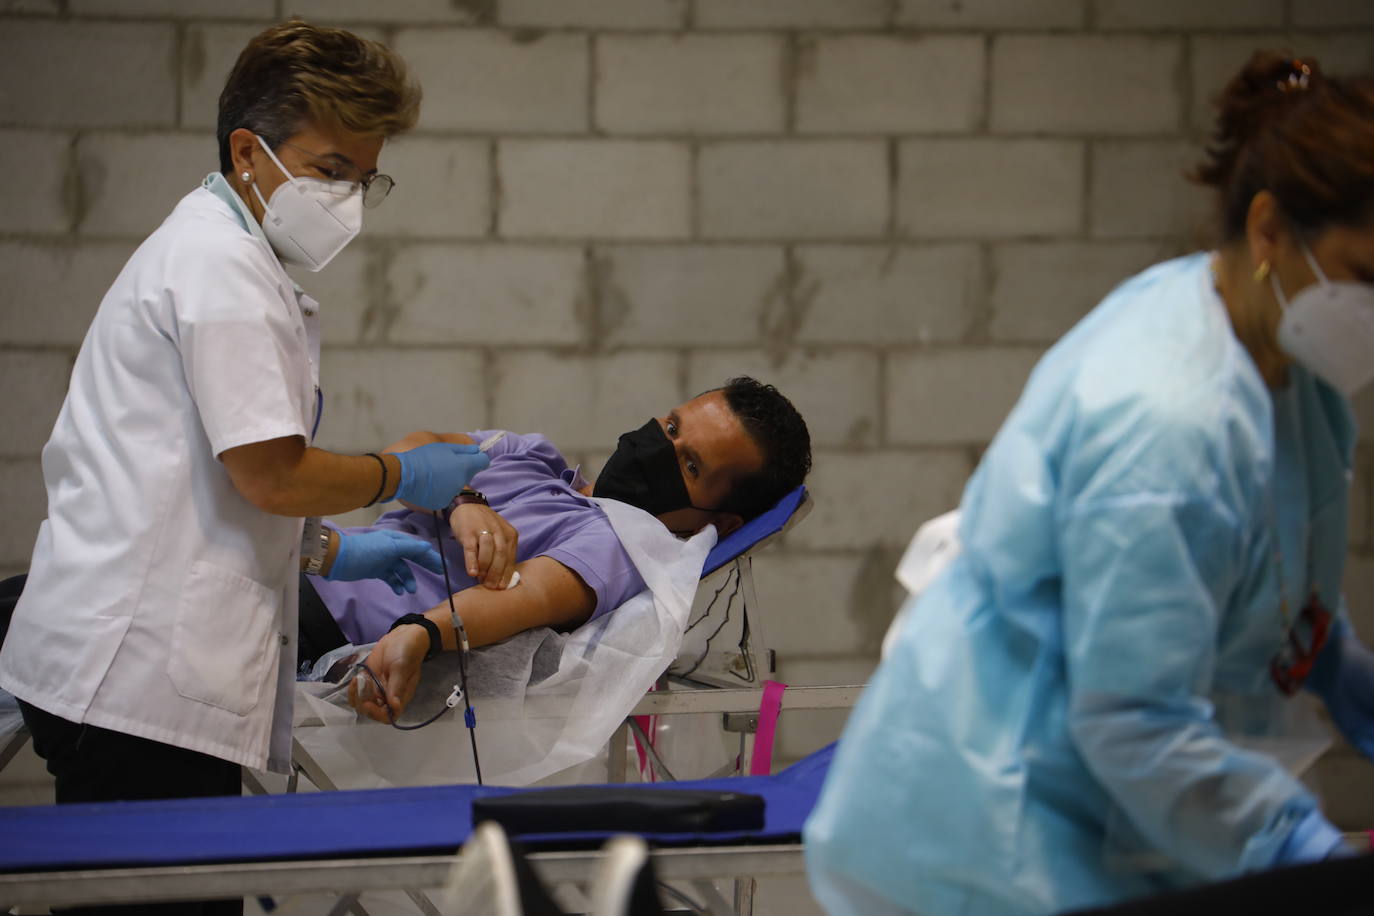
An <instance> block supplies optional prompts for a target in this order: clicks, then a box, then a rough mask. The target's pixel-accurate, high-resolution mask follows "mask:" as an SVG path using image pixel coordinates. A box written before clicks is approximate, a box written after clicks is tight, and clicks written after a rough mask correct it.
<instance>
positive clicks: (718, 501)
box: [301, 378, 811, 722]
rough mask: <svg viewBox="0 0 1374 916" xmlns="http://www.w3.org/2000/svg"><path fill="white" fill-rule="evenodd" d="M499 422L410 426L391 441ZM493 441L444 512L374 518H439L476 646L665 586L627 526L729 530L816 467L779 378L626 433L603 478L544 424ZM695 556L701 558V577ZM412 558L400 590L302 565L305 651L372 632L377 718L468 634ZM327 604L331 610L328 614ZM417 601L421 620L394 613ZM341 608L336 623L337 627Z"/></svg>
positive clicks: (414, 611) (457, 597) (369, 701)
mask: <svg viewBox="0 0 1374 916" xmlns="http://www.w3.org/2000/svg"><path fill="white" fill-rule="evenodd" d="M491 435H492V432H491V431H476V432H472V433H469V434H463V433H444V434H436V433H415V434H412V435H411V436H408V437H406V439H404V440H402V441H401V442H398V443H396V444H395V445H394V446H392V449H391V450H393V451H404V450H406V449H409V448H414V447H416V446H419V445H422V444H425V443H427V442H434V441H448V442H461V443H466V442H482V441H483V440H485V439H487V438H488V437H489V436H491ZM488 454H489V455H490V457H491V466H490V467H489V468H487V469H486V470H485V471H482V472H481V473H479V474H478V475H477V476H476V477H474V478H473V480H472V483H471V487H472V489H473V490H474V491H476V492H475V493H472V494H468V495H465V496H460V497H459V503H458V504H457V505H456V506H455V507H454V508H453V510H452V511H451V513H449V519H448V523H447V524H444V523H443V522H442V521H439V522H437V523H436V519H435V516H434V514H433V513H431V512H425V511H415V510H411V509H403V510H398V511H395V512H390V513H388V514H386V515H384V516H382V517H381V518H379V519H378V520H377V522H376V523H375V525H374V526H372V527H373V528H386V529H390V530H394V531H398V532H403V533H406V534H411V535H414V536H416V537H420V538H425V539H427V540H429V541H430V542H431V543H433V542H434V539H435V535H436V524H437V526H438V528H439V531H440V532H441V534H442V539H443V552H444V556H445V558H446V561H447V563H448V567H449V581H450V583H451V584H452V585H453V588H454V596H453V597H454V607H455V609H456V610H457V612H458V614H459V615H460V616H461V618H462V621H463V625H464V628H465V629H466V631H467V635H468V638H469V642H470V644H471V646H472V647H474V648H476V647H478V646H483V645H489V644H492V643H496V642H499V641H501V640H506V639H508V638H509V637H512V636H515V635H516V634H519V633H522V632H524V631H528V630H532V629H535V628H543V627H551V628H554V629H556V630H571V629H573V628H577V627H579V626H581V625H582V624H584V623H587V622H589V621H597V620H598V619H600V618H604V617H606V616H607V615H609V614H611V612H613V611H615V609H617V608H619V607H621V605H623V604H625V603H626V602H627V601H629V600H630V599H631V598H633V597H635V596H637V595H640V594H641V593H643V592H645V591H646V588H647V589H648V590H649V591H650V592H653V593H655V594H658V593H660V592H661V591H663V589H662V588H660V587H655V583H654V582H646V570H651V569H653V568H654V564H653V563H652V562H651V561H646V558H645V557H644V556H643V551H644V550H646V549H648V550H653V549H658V550H660V552H662V550H663V548H662V547H658V548H655V547H654V546H653V545H652V543H639V544H635V543H629V542H627V538H626V532H627V531H628V532H632V533H633V532H639V533H640V534H639V535H632V536H633V540H635V541H639V542H653V541H655V540H656V539H657V540H662V541H665V542H667V543H669V544H671V545H673V550H675V549H676V546H677V545H678V544H679V543H680V542H678V541H676V540H675V539H674V538H673V537H671V536H668V532H671V533H672V535H677V536H678V537H686V536H690V535H692V534H693V533H695V532H698V531H700V530H702V529H703V528H705V527H707V526H714V528H715V529H716V532H717V534H718V535H719V536H721V537H723V536H725V535H727V534H729V533H730V532H731V531H733V530H735V529H736V528H738V527H739V526H740V525H741V524H743V523H744V522H746V521H748V520H749V519H751V518H753V517H755V516H757V515H759V514H761V513H763V512H764V511H765V510H767V509H768V508H770V507H771V506H772V505H773V504H774V503H775V502H776V501H777V500H778V499H780V498H781V497H782V496H783V495H785V494H786V493H788V492H790V491H791V490H793V489H795V488H796V487H797V486H799V485H800V484H801V483H802V482H803V480H804V479H805V477H806V474H807V472H808V471H809V470H810V466H811V451H810V437H809V435H808V433H807V429H806V423H805V421H804V420H803V419H802V417H801V415H800V414H799V413H798V412H797V411H796V409H795V408H794V407H793V406H792V404H791V403H790V402H789V401H788V400H787V398H785V397H784V396H783V395H782V394H780V393H779V392H778V391H777V389H775V388H773V387H772V386H771V385H763V384H761V383H759V382H757V381H755V380H754V379H751V378H736V379H732V380H730V381H729V382H728V383H727V384H726V385H725V386H724V387H722V388H717V389H713V390H711V391H708V392H706V393H704V394H701V395H699V396H697V397H695V398H693V399H692V400H690V401H688V402H686V403H685V404H682V405H680V406H678V407H675V408H673V409H672V410H670V411H668V412H667V413H666V414H665V415H663V416H660V417H655V418H654V419H651V420H649V421H648V422H647V423H645V424H644V425H643V426H642V427H640V428H639V429H636V430H634V431H632V432H628V433H625V434H624V435H622V436H621V437H620V441H619V444H618V446H617V448H616V450H615V452H614V454H612V456H611V457H610V458H609V459H608V460H607V462H606V465H605V468H604V469H603V471H602V473H601V475H600V476H599V477H598V479H597V480H596V481H595V483H591V482H588V481H587V480H585V479H584V478H583V477H582V475H581V474H580V473H579V472H578V470H577V469H576V468H570V467H568V465H567V462H566V461H565V460H564V458H563V456H562V454H560V453H559V452H558V450H557V449H556V448H555V447H554V446H553V444H552V443H550V442H549V441H548V440H547V439H545V438H544V437H543V436H539V435H517V434H514V433H509V434H506V435H504V436H503V437H502V438H501V439H500V440H499V441H497V442H496V443H495V444H494V445H492V446H491V447H490V449H489V452H488ZM609 500H614V501H616V502H617V503H625V504H628V505H629V506H633V507H636V508H635V509H628V508H627V507H626V506H620V505H608V504H607V502H605V501H609ZM612 509H614V511H612ZM640 510H642V511H640ZM645 513H647V514H645ZM650 516H652V517H653V518H655V519H657V521H658V523H659V524H654V523H653V520H652V519H651V518H650ZM646 525H647V527H645V526H646ZM641 535H642V536H641ZM711 542H712V543H714V538H712V539H711ZM709 547H710V544H706V545H705V546H704V547H703V548H702V549H701V556H702V557H704V555H705V554H704V551H705V550H707V549H709ZM637 552H638V553H639V554H640V555H639V556H636V555H635V554H636V553H637ZM700 569H701V566H700V562H699V561H698V562H697V565H696V569H695V572H693V573H692V585H693V586H694V585H695V576H696V575H697V574H699V572H700ZM413 571H414V574H415V579H416V591H415V593H414V594H406V595H401V596H400V597H397V596H396V595H395V594H393V592H392V590H391V588H390V587H389V586H388V585H386V584H385V583H383V582H381V581H374V580H368V581H361V582H334V581H327V580H324V579H320V578H318V577H314V576H310V577H303V583H302V596H301V614H302V644H303V646H304V645H311V646H312V647H313V652H312V651H309V650H307V658H309V656H310V655H317V654H319V653H320V652H321V651H323V650H327V649H331V648H333V647H334V646H333V645H331V644H330V643H333V644H335V645H337V644H342V643H345V642H347V643H353V644H355V645H361V644H365V643H371V642H374V641H376V642H377V645H376V646H375V647H374V648H373V650H372V652H371V654H370V655H369V657H368V667H369V668H370V669H371V670H372V672H373V673H374V674H375V675H376V679H377V682H378V683H379V685H380V686H381V687H382V688H383V689H384V690H385V702H384V701H383V698H382V697H381V696H376V695H373V696H370V697H368V698H362V697H355V705H357V706H358V707H359V709H360V710H361V711H362V712H364V713H365V714H367V715H368V716H370V717H371V718H373V719H376V720H378V721H383V722H385V721H388V719H389V717H388V712H387V708H386V706H387V704H389V705H390V707H391V712H392V714H394V715H396V716H399V715H400V714H401V712H402V710H404V709H405V707H406V705H407V704H408V703H409V702H410V701H411V699H412V697H413V696H414V693H415V689H416V686H417V684H418V682H419V678H420V669H421V664H422V662H423V661H424V660H425V659H426V658H429V657H432V656H433V655H435V654H438V653H439V652H445V651H453V650H455V649H456V648H457V638H456V634H455V632H454V628H453V625H452V622H451V620H452V618H451V614H450V609H449V601H448V594H447V589H446V588H445V585H444V578H443V576H442V575H440V574H436V573H433V572H430V571H429V570H427V569H425V568H423V567H421V566H418V565H413ZM515 573H518V576H516V575H514V574H515ZM512 582H514V583H516V584H512ZM690 600H691V597H690V594H688V596H687V602H688V603H689V604H690ZM312 609H313V611H314V613H315V619H314V621H313V622H312V621H311V611H312ZM321 609H323V610H327V612H328V618H327V619H325V620H323V621H321V620H320V619H319V618H320V617H322V616H323V614H322V613H321ZM407 615H422V616H423V618H424V620H423V622H422V621H421V620H420V619H417V618H414V617H411V618H409V620H410V621H411V622H405V623H399V624H398V621H399V620H401V619H402V618H405V617H407ZM330 621H332V622H333V624H335V625H336V626H337V629H336V630H333V632H332V633H331V632H328V631H329V630H331V629H332V628H331V627H330V626H329V623H330ZM321 624H323V627H322V626H321Z"/></svg>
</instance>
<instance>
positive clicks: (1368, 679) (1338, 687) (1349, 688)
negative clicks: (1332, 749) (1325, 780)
mask: <svg viewBox="0 0 1374 916" xmlns="http://www.w3.org/2000/svg"><path fill="white" fill-rule="evenodd" d="M1307 686H1308V687H1309V688H1310V689H1311V690H1312V691H1313V692H1314V693H1316V694H1317V695H1318V696H1320V697H1321V698H1322V700H1323V702H1325V703H1326V708H1327V709H1328V710H1329V711H1330V712H1331V718H1332V720H1333V721H1334V722H1335V723H1336V727H1337V728H1339V729H1340V730H1341V734H1342V735H1344V736H1345V739H1346V740H1347V741H1349V742H1350V743H1351V744H1352V745H1353V746H1354V747H1355V749H1356V750H1358V751H1359V752H1360V753H1361V754H1364V755H1365V756H1366V757H1368V758H1370V759H1371V760H1374V650H1371V649H1370V648H1369V647H1368V646H1366V645H1365V644H1364V643H1363V642H1361V641H1360V638H1359V636H1357V635H1356V633H1355V628H1354V627H1352V626H1351V625H1350V621H1349V620H1347V619H1346V618H1345V617H1344V616H1341V617H1339V618H1337V620H1336V624H1335V626H1334V627H1332V630H1331V636H1330V638H1329V639H1328V641H1327V644H1326V648H1325V649H1323V650H1322V653H1321V655H1320V656H1318V658H1317V664H1316V665H1315V666H1314V667H1313V669H1312V676H1311V678H1310V679H1309V680H1308V685H1307Z"/></svg>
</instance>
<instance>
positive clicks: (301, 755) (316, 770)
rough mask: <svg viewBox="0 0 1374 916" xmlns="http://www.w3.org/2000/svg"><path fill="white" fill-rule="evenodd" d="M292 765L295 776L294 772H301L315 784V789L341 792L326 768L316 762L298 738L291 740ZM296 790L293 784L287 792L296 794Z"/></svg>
mask: <svg viewBox="0 0 1374 916" xmlns="http://www.w3.org/2000/svg"><path fill="white" fill-rule="evenodd" d="M291 764H292V767H291V768H292V771H293V773H292V775H293V776H294V775H295V773H294V771H296V770H299V771H300V772H302V773H304V774H305V778H306V779H308V780H310V781H311V782H313V783H314V784H315V787H316V788H318V789H320V790H321V791H324V792H337V791H339V787H338V786H336V785H335V784H334V780H332V779H330V778H329V774H328V773H326V772H325V771H324V767H322V766H320V765H319V763H317V762H316V761H315V758H314V757H311V756H310V752H309V751H307V750H306V749H305V747H304V745H302V744H301V743H300V741H299V740H298V739H296V738H292V739H291ZM295 789H296V787H295V784H294V783H293V784H292V785H291V787H290V788H289V789H288V790H287V791H291V792H294V791H295Z"/></svg>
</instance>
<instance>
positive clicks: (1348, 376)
mask: <svg viewBox="0 0 1374 916" xmlns="http://www.w3.org/2000/svg"><path fill="white" fill-rule="evenodd" d="M1302 254H1303V257H1305V258H1307V263H1308V264H1309V265H1311V267H1312V272H1313V273H1315V274H1316V275H1317V282H1316V283H1313V284H1311V285H1309V286H1305V287H1303V288H1302V289H1301V290H1299V291H1298V293H1297V295H1295V296H1294V297H1293V298H1292V300H1291V301H1290V300H1289V299H1288V297H1287V296H1285V295H1284V294H1283V288H1282V287H1280V286H1279V281H1278V278H1277V277H1276V276H1274V274H1272V273H1271V274H1270V275H1269V281H1270V283H1271V284H1273V287H1274V295H1275V297H1277V298H1278V300H1279V305H1281V306H1282V307H1283V317H1282V318H1280V319H1279V346H1280V347H1282V348H1283V351H1284V352H1285V353H1287V354H1288V355H1289V356H1291V357H1293V359H1295V360H1297V361H1298V362H1299V363H1301V364H1302V365H1304V366H1306V367H1307V368H1308V369H1310V370H1311V371H1312V372H1314V373H1316V374H1317V375H1318V376H1320V377H1321V378H1322V379H1323V380H1324V381H1326V382H1327V383H1328V384H1329V385H1331V386H1332V387H1334V388H1335V389H1337V390H1338V391H1340V392H1341V393H1342V394H1344V395H1345V396H1346V397H1351V396H1353V395H1354V394H1355V393H1356V392H1358V391H1359V390H1360V389H1362V388H1364V387H1365V386H1366V385H1368V384H1369V383H1370V381H1374V357H1372V356H1371V354H1374V286H1371V285H1370V284H1368V283H1354V282H1347V281H1332V280H1328V279H1327V277H1326V274H1325V273H1323V272H1322V269H1321V266H1320V265H1319V264H1317V259H1316V258H1314V257H1313V256H1312V252H1311V251H1309V250H1308V248H1307V246H1306V245H1303V246H1302Z"/></svg>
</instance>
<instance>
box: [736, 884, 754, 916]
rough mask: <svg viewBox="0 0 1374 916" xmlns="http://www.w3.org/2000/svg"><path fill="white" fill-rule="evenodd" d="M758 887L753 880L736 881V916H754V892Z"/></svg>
mask: <svg viewBox="0 0 1374 916" xmlns="http://www.w3.org/2000/svg"><path fill="white" fill-rule="evenodd" d="M757 887H758V884H757V883H756V882H755V881H754V879H753V878H736V879H735V913H736V916H754V890H755V889H756V888H757Z"/></svg>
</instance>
